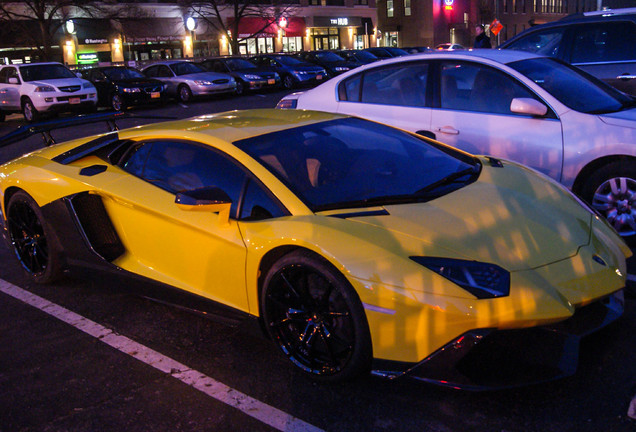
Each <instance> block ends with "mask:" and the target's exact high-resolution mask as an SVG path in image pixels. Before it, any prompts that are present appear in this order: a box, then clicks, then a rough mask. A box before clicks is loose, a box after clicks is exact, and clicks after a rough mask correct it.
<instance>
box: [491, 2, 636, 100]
mask: <svg viewBox="0 0 636 432" xmlns="http://www.w3.org/2000/svg"><path fill="white" fill-rule="evenodd" d="M499 48H505V49H512V50H518V51H528V52H533V53H536V54H541V55H549V56H552V57H556V58H558V59H561V60H563V61H565V62H567V63H570V64H573V65H574V66H577V67H578V68H579V69H583V70H584V71H585V72H587V73H589V74H591V75H594V76H595V77H597V78H599V79H601V80H603V81H605V82H606V83H608V84H610V85H612V86H614V87H616V88H617V89H619V90H622V91H624V92H625V93H629V94H631V95H633V96H636V8H629V9H616V10H604V11H596V12H586V13H583V14H576V15H570V16H567V17H565V18H563V19H561V20H559V21H555V22H551V23H548V24H542V25H538V26H535V27H532V28H530V29H528V30H526V31H524V32H523V33H520V34H518V35H517V36H515V37H514V38H512V39H510V40H508V41H506V42H504V43H503V44H502V45H501V46H499Z"/></svg>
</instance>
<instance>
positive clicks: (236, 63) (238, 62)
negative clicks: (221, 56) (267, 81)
mask: <svg viewBox="0 0 636 432" xmlns="http://www.w3.org/2000/svg"><path fill="white" fill-rule="evenodd" d="M226 64H227V66H228V67H229V68H230V70H231V71H236V70H242V69H256V65H255V64H254V63H252V62H251V61H248V60H244V59H229V60H227V61H226Z"/></svg>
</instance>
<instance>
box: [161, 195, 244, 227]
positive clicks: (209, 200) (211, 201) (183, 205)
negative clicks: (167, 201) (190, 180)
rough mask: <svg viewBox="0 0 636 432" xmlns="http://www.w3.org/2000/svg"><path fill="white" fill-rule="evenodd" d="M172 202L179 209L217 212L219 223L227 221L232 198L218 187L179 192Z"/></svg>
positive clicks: (222, 223)
mask: <svg viewBox="0 0 636 432" xmlns="http://www.w3.org/2000/svg"><path fill="white" fill-rule="evenodd" d="M174 202H175V203H176V204H177V207H179V208H180V209H181V210H186V211H199V212H210V213H218V214H219V224H220V225H227V224H228V223H229V220H230V207H231V206H232V199H231V198H230V197H229V196H228V195H227V194H226V193H225V192H224V191H223V190H222V189H220V188H218V187H203V188H199V189H193V190H189V191H185V192H179V193H177V196H176V197H175V200H174Z"/></svg>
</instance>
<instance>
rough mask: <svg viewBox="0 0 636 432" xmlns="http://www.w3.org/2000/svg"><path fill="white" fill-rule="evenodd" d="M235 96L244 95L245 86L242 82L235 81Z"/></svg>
mask: <svg viewBox="0 0 636 432" xmlns="http://www.w3.org/2000/svg"><path fill="white" fill-rule="evenodd" d="M236 94H237V95H239V96H241V95H243V94H245V84H243V81H239V80H236Z"/></svg>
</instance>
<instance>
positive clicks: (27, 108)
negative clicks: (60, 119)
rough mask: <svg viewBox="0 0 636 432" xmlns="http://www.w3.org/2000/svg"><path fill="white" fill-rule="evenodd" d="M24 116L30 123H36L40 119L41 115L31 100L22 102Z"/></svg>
mask: <svg viewBox="0 0 636 432" xmlns="http://www.w3.org/2000/svg"><path fill="white" fill-rule="evenodd" d="M22 115H24V119H25V120H26V121H28V122H34V121H36V120H38V118H39V117H40V113H39V112H38V110H37V109H36V108H35V106H34V105H33V102H31V99H29V98H26V99H24V100H23V101H22Z"/></svg>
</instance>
